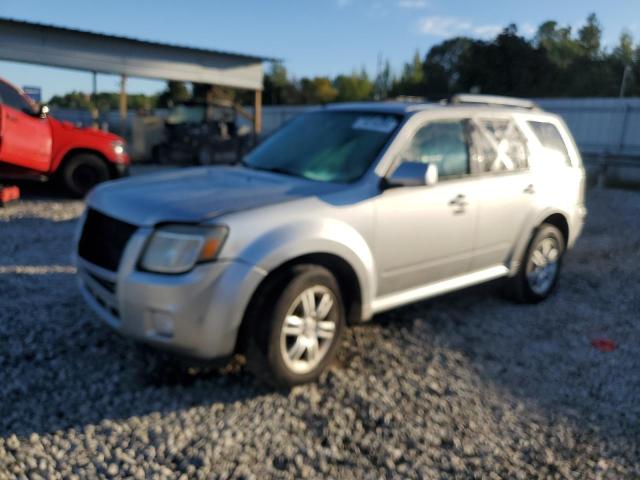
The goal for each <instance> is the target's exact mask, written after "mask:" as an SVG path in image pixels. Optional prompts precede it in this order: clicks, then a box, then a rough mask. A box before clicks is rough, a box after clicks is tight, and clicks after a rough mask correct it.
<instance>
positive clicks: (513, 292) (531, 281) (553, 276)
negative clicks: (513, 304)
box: [507, 223, 565, 303]
mask: <svg viewBox="0 0 640 480" xmlns="http://www.w3.org/2000/svg"><path fill="white" fill-rule="evenodd" d="M564 250H565V241H564V237H563V235H562V233H561V232H560V230H558V229H557V228H556V227H554V226H553V225H550V224H548V223H543V224H542V225H541V226H540V228H539V229H538V231H537V232H536V234H535V235H534V236H533V238H532V239H531V242H530V243H529V247H528V248H527V251H526V253H525V255H524V258H523V259H522V262H521V264H520V268H519V269H518V273H517V274H516V276H515V277H513V278H510V279H509V284H508V285H507V294H508V295H509V296H510V297H511V298H513V299H515V300H517V301H520V302H526V303H538V302H541V301H542V300H544V299H546V298H547V297H548V296H549V295H551V293H552V292H553V290H554V288H555V286H556V284H557V282H558V277H559V275H560V267H561V266H562V255H563V254H564Z"/></svg>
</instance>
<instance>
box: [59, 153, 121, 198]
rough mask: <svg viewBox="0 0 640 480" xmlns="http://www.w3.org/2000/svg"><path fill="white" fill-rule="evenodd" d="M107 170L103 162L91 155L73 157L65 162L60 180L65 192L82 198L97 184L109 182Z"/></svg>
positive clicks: (84, 154)
mask: <svg viewBox="0 0 640 480" xmlns="http://www.w3.org/2000/svg"><path fill="white" fill-rule="evenodd" d="M109 178H110V175H109V168H108V167H107V165H106V163H105V162H104V160H102V159H101V158H100V157H98V156H97V155H94V154H92V153H80V154H78V155H74V156H73V157H71V158H70V159H69V160H67V161H66V162H65V164H64V165H63V167H62V171H61V172H60V180H61V183H62V186H63V187H64V188H65V190H66V191H67V192H68V193H69V194H71V195H73V196H74V197H78V198H82V197H84V196H85V195H86V194H87V193H89V191H90V190H91V189H92V188H93V187H95V186H96V185H97V184H98V183H101V182H105V181H107V180H109Z"/></svg>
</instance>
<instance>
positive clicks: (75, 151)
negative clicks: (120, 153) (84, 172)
mask: <svg viewBox="0 0 640 480" xmlns="http://www.w3.org/2000/svg"><path fill="white" fill-rule="evenodd" d="M82 154H88V155H94V156H96V157H98V158H99V159H100V160H102V161H103V162H104V164H105V165H106V167H107V169H108V170H109V176H110V178H115V177H116V176H117V172H116V170H115V167H114V165H113V162H111V161H109V159H108V158H107V157H106V156H105V155H104V154H103V153H102V152H101V151H100V150H95V149H92V148H85V147H74V148H70V149H69V150H67V151H66V152H64V153H63V154H62V155H60V159H59V160H58V162H57V165H56V167H55V170H54V174H55V175H59V174H60V173H61V172H62V171H63V169H64V168H65V166H66V164H67V163H68V162H69V161H70V160H71V159H72V158H73V157H75V156H77V155H82Z"/></svg>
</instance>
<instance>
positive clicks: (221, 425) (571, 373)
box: [0, 190, 640, 479]
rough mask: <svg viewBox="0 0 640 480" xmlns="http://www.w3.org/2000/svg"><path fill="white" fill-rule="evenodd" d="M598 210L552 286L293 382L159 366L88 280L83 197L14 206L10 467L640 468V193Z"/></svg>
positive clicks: (303, 472) (353, 342) (58, 472)
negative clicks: (541, 295) (79, 223)
mask: <svg viewBox="0 0 640 480" xmlns="http://www.w3.org/2000/svg"><path fill="white" fill-rule="evenodd" d="M588 207H589V209H590V217H589V222H588V226H587V229H586V232H585V234H584V236H583V238H582V239H581V241H580V242H579V244H578V246H577V248H576V249H575V250H574V251H573V252H572V253H571V255H570V257H569V258H568V259H567V262H566V265H565V270H564V276H563V278H562V282H561V285H560V290H559V292H558V293H557V294H556V295H555V296H554V297H553V298H552V299H550V300H549V301H547V302H546V303H543V304H540V305H536V306H521V305H514V304H511V303H509V302H507V301H506V300H504V299H502V298H501V297H500V296H499V295H498V292H497V288H496V286H495V285H490V286H483V287H478V288H474V289H471V290H467V291H465V292H462V293H456V294H452V295H449V296H446V297H443V298H440V299H436V300H433V301H431V302H425V303H421V304H418V305H415V306H411V307H407V308H404V309H401V310H397V311H394V312H391V313H388V314H386V315H382V316H380V317H379V318H377V319H376V320H375V321H374V322H373V323H372V324H369V325H366V326H361V327H357V328H354V329H352V330H351V331H350V332H349V334H348V335H347V338H346V339H345V341H344V346H343V348H342V351H341V353H340V355H339V359H338V361H337V362H336V364H335V365H334V366H333V367H332V368H331V370H330V371H329V372H328V374H327V375H326V376H325V377H324V378H323V379H322V380H321V382H320V383H319V384H318V385H309V386H304V387H299V388H296V389H294V390H293V391H291V392H280V391H273V390H270V389H268V388H266V387H263V386H261V385H259V384H257V383H256V382H255V381H254V379H253V378H252V377H251V376H250V375H249V374H248V373H246V372H245V371H244V369H243V368H242V365H241V364H240V363H239V362H236V363H234V364H232V365H230V366H228V367H226V368H225V369H222V370H212V369H208V370H207V369H191V370H189V371H188V372H173V373H172V372H167V373H166V376H162V375H159V374H158V371H159V370H158V368H154V367H153V365H154V364H156V363H157V362H156V357H155V356H153V355H149V354H143V353H141V351H140V349H138V348H135V346H134V345H133V344H132V343H130V342H129V341H128V340H126V339H123V338H121V337H119V336H118V335H116V334H114V333H113V332H111V331H110V330H109V329H108V328H107V327H106V326H104V325H103V324H101V323H100V321H99V320H98V319H97V318H96V316H95V315H94V314H93V313H91V311H90V310H89V309H88V308H87V307H86V306H85V305H84V304H83V302H82V300H81V298H80V295H79V294H78V291H77V289H76V285H75V279H74V276H73V269H72V268H71V266H70V264H69V248H70V241H71V236H72V233H73V229H74V224H75V219H76V218H77V216H78V215H79V213H80V212H81V209H82V204H81V203H80V202H73V201H66V200H63V199H51V198H40V199H39V198H35V199H31V200H27V201H23V202H22V203H20V204H18V205H15V206H14V207H12V208H11V209H7V210H2V209H0V373H1V379H0V478H10V477H19V478H27V477H28V478H39V477H43V478H47V477H48V478H56V477H64V478H74V477H91V478H94V477H100V478H110V477H120V476H122V477H133V478H172V477H176V478H177V477H182V478H211V477H214V478H215V477H220V478H229V477H233V478H237V477H246V478H265V477H282V478H293V477H301V476H306V477H316V478H319V477H325V478H326V477H334V478H350V477H357V478H381V477H391V476H402V477H410V478H437V477H452V478H473V477H483V478H499V477H501V478H537V477H541V478H612V479H618V478H638V477H639V476H640V440H639V439H640V333H639V331H638V328H637V326H638V322H639V318H638V316H639V312H640V295H639V292H640V287H639V284H640V273H639V270H638V265H639V264H640V193H638V192H628V191H619V190H608V191H593V192H590V194H589V198H588ZM601 337H606V338H612V339H614V340H615V341H616V342H617V343H618V348H617V349H616V350H615V351H614V352H611V353H603V352H600V351H597V350H595V349H594V348H593V347H592V346H591V341H592V340H593V339H596V338H601Z"/></svg>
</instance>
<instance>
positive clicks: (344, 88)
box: [334, 69, 373, 102]
mask: <svg viewBox="0 0 640 480" xmlns="http://www.w3.org/2000/svg"><path fill="white" fill-rule="evenodd" d="M334 86H335V88H336V90H337V92H338V94H337V96H336V100H337V101H339V102H358V101H362V100H369V99H370V98H371V97H372V95H373V83H371V80H369V76H368V75H367V72H366V71H365V70H364V69H362V70H361V71H360V73H358V72H353V73H352V74H351V75H338V76H337V77H336V79H335V81H334Z"/></svg>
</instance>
